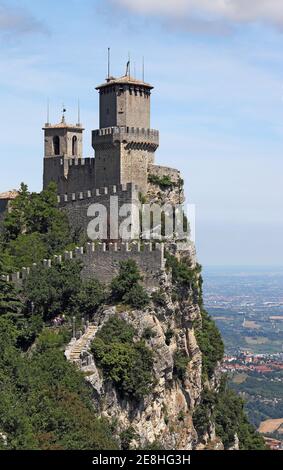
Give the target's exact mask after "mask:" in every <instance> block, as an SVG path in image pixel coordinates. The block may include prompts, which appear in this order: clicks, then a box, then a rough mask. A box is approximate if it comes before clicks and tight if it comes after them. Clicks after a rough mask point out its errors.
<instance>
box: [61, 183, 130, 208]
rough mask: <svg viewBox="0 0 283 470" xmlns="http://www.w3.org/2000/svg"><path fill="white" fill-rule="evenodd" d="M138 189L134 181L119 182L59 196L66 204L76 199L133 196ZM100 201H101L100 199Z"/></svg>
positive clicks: (62, 202)
mask: <svg viewBox="0 0 283 470" xmlns="http://www.w3.org/2000/svg"><path fill="white" fill-rule="evenodd" d="M134 191H135V192H137V191H138V187H137V185H135V184H133V183H127V184H118V185H113V186H106V187H103V188H98V189H92V190H88V191H80V192H77V193H70V194H61V195H59V196H57V198H58V203H59V204H66V203H69V202H74V201H83V200H87V199H91V198H95V199H96V198H99V197H100V196H105V195H109V196H119V195H121V196H124V195H129V196H131V195H132V193H133V192H134ZM98 202H99V201H98Z"/></svg>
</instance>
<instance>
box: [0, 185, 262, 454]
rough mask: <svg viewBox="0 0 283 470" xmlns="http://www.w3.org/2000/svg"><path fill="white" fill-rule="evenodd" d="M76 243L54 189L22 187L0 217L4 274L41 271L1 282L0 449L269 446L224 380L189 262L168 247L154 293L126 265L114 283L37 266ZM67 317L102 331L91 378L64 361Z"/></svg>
mask: <svg viewBox="0 0 283 470" xmlns="http://www.w3.org/2000/svg"><path fill="white" fill-rule="evenodd" d="M75 242H78V240H77V239H76V238H74V235H71V234H70V230H69V227H68V221H67V219H66V218H65V217H64V215H63V213H62V212H61V211H59V209H58V208H57V198H56V188H55V187H54V186H52V185H51V186H50V187H49V188H48V189H47V190H45V191H43V192H42V193H41V194H30V193H29V192H28V189H27V187H26V186H22V188H21V191H20V194H19V196H18V197H17V198H16V199H15V201H13V204H12V210H11V211H10V212H9V213H8V214H6V217H5V219H4V224H3V230H2V234H1V251H0V271H1V274H5V273H8V272H13V271H14V270H16V269H19V268H21V267H23V266H31V265H32V263H34V262H37V263H38V266H37V267H36V268H34V269H32V271H31V274H30V276H29V277H28V278H27V280H26V281H25V282H24V283H23V285H22V287H21V288H16V287H15V286H14V285H12V284H11V283H7V282H6V281H4V280H1V281H0V323H1V328H0V334H1V344H2V348H1V352H0V363H1V364H0V370H1V379H2V380H1V388H0V436H1V437H2V439H0V447H1V448H5V449H30V448H31V449H90V448H91V449H115V448H123V449H128V448H133V447H134V448H139V449H140V448H147V449H148V448H161V449H162V448H164V449H207V448H213V449H224V448H225V449H228V448H236V449H237V448H240V449H261V448H264V444H263V441H262V439H261V437H260V436H259V435H258V434H257V433H256V432H255V430H254V428H253V427H252V426H251V425H250V424H249V423H248V421H247V418H246V416H245V414H244V411H243V402H242V401H241V400H240V399H239V398H238V397H237V395H236V394H235V393H234V392H232V391H231V390H229V389H228V388H227V385H226V382H225V378H224V377H221V375H220V373H219V363H220V361H221V359H222V356H223V350H224V348H223V343H222V339H221V336H220V334H219V331H218V330H217V328H216V326H215V324H214V322H213V321H212V319H211V318H210V316H209V315H208V314H207V313H206V312H205V310H204V308H203V302H202V279H201V268H200V266H199V265H198V264H197V262H196V258H195V254H194V252H193V251H189V252H184V255H183V256H179V257H178V258H177V257H176V256H175V253H174V249H173V248H174V247H173V246H172V249H170V246H168V248H167V252H166V258H167V265H166V266H167V268H166V271H165V272H164V274H163V276H161V277H160V279H159V284H160V285H159V289H155V290H154V291H153V292H152V291H148V290H146V289H145V288H144V286H143V283H142V281H143V279H142V275H141V273H140V272H139V269H138V267H137V265H136V264H135V263H134V262H133V261H132V260H128V261H125V262H124V263H121V265H120V271H119V274H118V275H117V276H116V277H115V278H114V279H113V281H112V283H111V285H103V284H102V283H101V282H100V281H99V279H94V278H93V279H91V280H89V281H87V282H83V281H82V279H81V277H80V272H81V269H82V266H81V265H80V263H78V262H76V261H65V262H63V263H62V264H60V263H58V264H54V265H53V266H52V267H51V268H46V267H44V266H42V265H41V264H40V263H39V261H40V260H42V259H43V258H46V257H48V256H49V257H50V256H53V255H54V254H60V253H62V252H63V251H64V250H65V249H66V248H67V247H69V248H72V247H74V246H75ZM83 242H84V240H81V243H83ZM74 317H75V323H76V329H77V330H80V329H82V330H83V327H84V319H85V318H87V319H88V320H90V321H91V322H92V324H94V325H96V326H97V333H96V335H95V338H94V340H93V341H92V343H91V345H90V347H89V350H88V354H89V355H91V357H92V359H93V369H92V370H91V371H90V372H88V373H87V374H86V373H84V371H83V370H79V368H78V367H77V366H76V365H74V364H72V363H70V362H68V361H67V360H66V358H65V356H64V351H65V349H66V347H67V345H68V343H69V341H70V339H71V336H72V326H73V324H74Z"/></svg>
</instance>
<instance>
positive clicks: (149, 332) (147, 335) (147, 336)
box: [142, 326, 156, 340]
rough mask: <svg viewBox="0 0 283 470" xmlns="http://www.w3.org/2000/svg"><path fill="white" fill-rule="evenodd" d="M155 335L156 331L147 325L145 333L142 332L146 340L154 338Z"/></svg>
mask: <svg viewBox="0 0 283 470" xmlns="http://www.w3.org/2000/svg"><path fill="white" fill-rule="evenodd" d="M155 336H156V332H155V331H154V330H153V329H152V328H150V327H149V326H147V327H146V328H145V329H144V331H143V334H142V337H143V339H145V340H149V339H151V338H154V337H155Z"/></svg>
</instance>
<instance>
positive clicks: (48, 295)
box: [24, 261, 82, 321]
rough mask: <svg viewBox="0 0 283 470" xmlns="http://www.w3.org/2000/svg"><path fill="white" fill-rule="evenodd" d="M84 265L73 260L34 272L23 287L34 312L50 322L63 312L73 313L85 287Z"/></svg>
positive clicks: (38, 268)
mask: <svg viewBox="0 0 283 470" xmlns="http://www.w3.org/2000/svg"><path fill="white" fill-rule="evenodd" d="M80 271H81V266H80V264H79V263H75V262H73V261H68V262H64V264H55V265H53V266H52V267H51V268H48V269H46V268H45V267H44V266H37V267H36V268H34V269H32V271H31V274H30V275H29V276H28V278H27V280H26V281H25V284H24V294H25V296H26V298H27V299H28V301H29V302H30V303H32V304H33V306H34V312H35V313H36V314H41V315H42V317H43V319H44V321H49V320H51V319H52V318H54V317H55V316H57V315H59V314H62V313H67V314H70V313H73V312H74V308H75V307H76V304H75V299H76V297H77V295H78V294H79V292H80V291H81V288H82V281H81V278H80Z"/></svg>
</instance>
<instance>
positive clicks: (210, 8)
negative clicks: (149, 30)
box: [112, 0, 283, 29]
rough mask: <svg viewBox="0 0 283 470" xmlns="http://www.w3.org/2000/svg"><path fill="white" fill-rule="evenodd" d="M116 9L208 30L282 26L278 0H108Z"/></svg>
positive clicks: (281, 12) (280, 4)
mask: <svg viewBox="0 0 283 470" xmlns="http://www.w3.org/2000/svg"><path fill="white" fill-rule="evenodd" d="M112 2H113V3H114V4H116V5H120V6H123V7H126V8H128V9H129V10H130V11H132V12H134V13H139V14H145V15H152V16H158V15H159V16H163V17H165V18H168V19H169V20H175V21H176V20H180V21H181V23H182V24H185V20H186V21H187V22H188V27H190V26H192V27H193V22H194V21H195V22H196V25H197V26H199V25H200V24H201V23H202V22H203V23H204V27H205V26H207V27H208V29H209V28H210V25H211V23H213V22H215V23H219V24H220V25H223V22H224V23H229V24H231V25H233V24H242V23H254V22H263V23H267V24H271V25H274V26H277V27H280V28H281V27H282V26H283V2H282V0H112Z"/></svg>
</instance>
